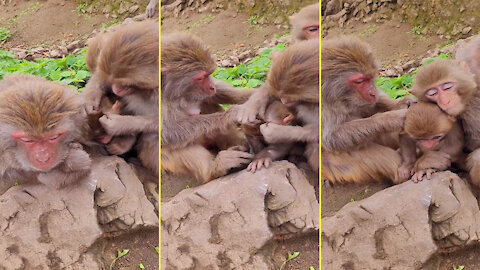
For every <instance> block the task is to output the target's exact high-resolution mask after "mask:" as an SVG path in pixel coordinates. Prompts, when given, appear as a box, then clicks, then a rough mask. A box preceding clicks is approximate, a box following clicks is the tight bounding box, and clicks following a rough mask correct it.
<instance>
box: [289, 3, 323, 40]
mask: <svg viewBox="0 0 480 270" xmlns="http://www.w3.org/2000/svg"><path fill="white" fill-rule="evenodd" d="M319 14H320V5H319V4H318V3H316V4H312V5H309V6H306V7H304V8H302V9H301V10H300V11H299V12H298V13H297V14H295V15H292V16H290V17H289V21H290V24H291V25H292V36H293V37H294V38H295V39H296V40H299V41H300V40H306V39H307V37H305V34H304V33H303V32H302V30H303V28H304V27H305V26H308V25H319V24H320V20H319ZM319 31H320V30H319Z"/></svg>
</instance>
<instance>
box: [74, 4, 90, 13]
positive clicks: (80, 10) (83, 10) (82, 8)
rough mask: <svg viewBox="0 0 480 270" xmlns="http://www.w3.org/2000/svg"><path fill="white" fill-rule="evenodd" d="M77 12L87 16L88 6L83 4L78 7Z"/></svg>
mask: <svg viewBox="0 0 480 270" xmlns="http://www.w3.org/2000/svg"><path fill="white" fill-rule="evenodd" d="M75 11H76V12H78V13H80V14H86V13H87V4H86V3H83V4H80V5H78V6H77V7H76V8H75Z"/></svg>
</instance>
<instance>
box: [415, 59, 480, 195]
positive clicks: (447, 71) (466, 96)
mask: <svg viewBox="0 0 480 270" xmlns="http://www.w3.org/2000/svg"><path fill="white" fill-rule="evenodd" d="M470 66H471V65H470V64H469V63H468V62H465V61H462V60H461V59H456V60H436V61H434V62H432V63H430V64H428V65H426V66H423V67H421V68H420V69H419V70H418V73H417V75H416V77H415V81H414V82H413V85H412V88H411V90H410V92H411V93H412V94H413V95H415V96H416V97H417V98H418V99H419V100H420V101H425V102H431V103H435V104H437V106H438V107H439V108H440V109H441V110H442V111H444V112H446V113H447V114H449V115H451V116H454V117H456V118H458V119H459V120H460V121H461V124H462V127H463V131H464V135H465V149H466V150H467V152H469V153H470V154H469V155H468V157H467V170H468V171H469V174H470V179H471V181H472V183H473V184H474V185H476V186H480V174H479V173H480V156H479V153H480V150H479V148H480V138H479V136H480V127H479V123H478V115H479V113H480V92H479V91H478V84H477V83H476V81H475V76H474V74H472V72H473V71H474V69H471V67H470Z"/></svg>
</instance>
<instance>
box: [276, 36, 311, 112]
mask: <svg viewBox="0 0 480 270" xmlns="http://www.w3.org/2000/svg"><path fill="white" fill-rule="evenodd" d="M318 42H319V41H318V39H312V40H308V41H302V42H298V43H295V44H293V45H291V46H290V47H289V48H287V49H286V50H285V51H284V52H282V53H280V54H279V55H278V56H277V57H276V58H275V59H274V60H273V63H272V66H271V68H270V72H269V73H268V76H267V88H268V92H269V93H270V95H272V96H274V97H277V98H279V99H280V101H281V102H282V103H283V104H284V105H285V106H287V107H293V106H295V105H296V104H297V103H298V102H306V103H317V104H318V102H319V96H318V92H319V91H318V90H319V70H318V68H319V48H318V47H319V46H318V45H319V44H318Z"/></svg>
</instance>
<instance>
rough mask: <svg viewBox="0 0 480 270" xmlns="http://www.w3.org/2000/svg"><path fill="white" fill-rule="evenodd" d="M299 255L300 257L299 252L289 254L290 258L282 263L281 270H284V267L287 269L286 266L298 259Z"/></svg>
mask: <svg viewBox="0 0 480 270" xmlns="http://www.w3.org/2000/svg"><path fill="white" fill-rule="evenodd" d="M298 255H300V252H297V251H295V252H293V253H290V252H288V258H287V259H286V260H285V261H283V262H282V265H280V270H282V269H283V267H285V265H286V264H287V263H288V262H289V261H291V260H293V259H295V258H296V257H298Z"/></svg>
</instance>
